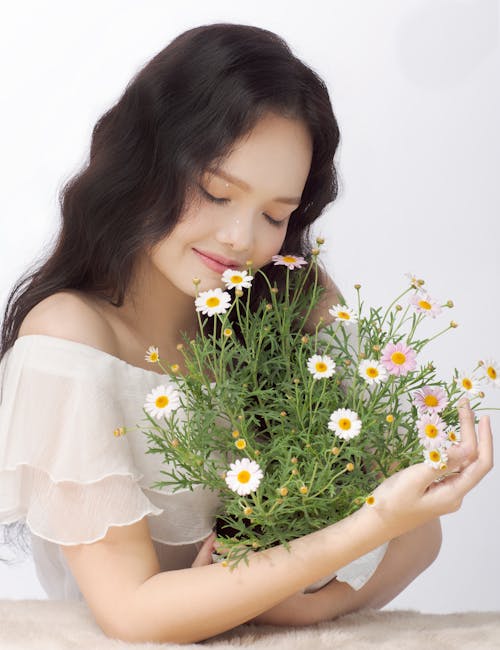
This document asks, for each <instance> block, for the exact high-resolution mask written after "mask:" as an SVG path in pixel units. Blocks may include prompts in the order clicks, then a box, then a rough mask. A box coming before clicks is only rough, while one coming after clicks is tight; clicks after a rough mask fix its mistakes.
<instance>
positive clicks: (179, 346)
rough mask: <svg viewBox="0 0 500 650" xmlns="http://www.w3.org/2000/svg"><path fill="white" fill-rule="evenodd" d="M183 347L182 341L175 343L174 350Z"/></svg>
mask: <svg viewBox="0 0 500 650" xmlns="http://www.w3.org/2000/svg"><path fill="white" fill-rule="evenodd" d="M183 348H184V346H183V345H182V343H177V345H176V346H175V349H176V350H182V349H183Z"/></svg>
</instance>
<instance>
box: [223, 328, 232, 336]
mask: <svg viewBox="0 0 500 650" xmlns="http://www.w3.org/2000/svg"><path fill="white" fill-rule="evenodd" d="M232 334H233V330H232V329H231V328H230V327H226V329H225V330H224V336H227V337H229V336H232Z"/></svg>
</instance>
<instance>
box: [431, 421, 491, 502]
mask: <svg viewBox="0 0 500 650" xmlns="http://www.w3.org/2000/svg"><path fill="white" fill-rule="evenodd" d="M478 429H479V443H478V446H477V458H476V459H475V460H474V461H472V462H470V463H469V464H468V465H467V466H466V467H465V468H464V469H463V470H462V471H460V472H456V473H454V474H450V475H449V476H446V478H444V480H442V481H440V482H439V483H437V484H433V485H431V489H430V490H429V492H428V493H431V494H432V498H436V499H439V500H442V498H443V496H446V495H449V497H450V499H454V500H458V501H461V499H462V498H463V497H464V496H465V495H466V494H467V493H468V492H470V490H472V488H473V487H475V486H476V485H477V484H478V483H479V482H480V481H481V479H482V478H484V476H485V475H486V474H487V473H488V472H489V471H490V470H491V469H492V467H493V434H492V431H491V422H490V418H489V417H488V416H487V415H485V416H483V417H482V418H481V420H480V421H479V427H478ZM447 472H449V469H448V470H447Z"/></svg>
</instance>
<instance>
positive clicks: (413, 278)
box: [405, 272, 424, 289]
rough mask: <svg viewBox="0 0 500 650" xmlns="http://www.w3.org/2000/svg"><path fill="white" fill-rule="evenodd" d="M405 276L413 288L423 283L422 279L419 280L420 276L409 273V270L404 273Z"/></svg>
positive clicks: (417, 287)
mask: <svg viewBox="0 0 500 650" xmlns="http://www.w3.org/2000/svg"><path fill="white" fill-rule="evenodd" d="M405 277H407V278H408V280H409V281H410V284H411V285H412V287H415V289H419V288H420V286H421V285H422V284H424V281H423V280H421V279H420V278H418V277H417V276H416V275H415V273H411V272H408V273H405Z"/></svg>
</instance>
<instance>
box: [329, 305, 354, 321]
mask: <svg viewBox="0 0 500 650" xmlns="http://www.w3.org/2000/svg"><path fill="white" fill-rule="evenodd" d="M328 313H329V314H331V315H332V316H334V317H335V318H336V319H337V320H343V321H350V322H351V323H355V322H356V321H357V320H358V318H357V316H356V314H355V312H354V309H352V307H347V306H346V305H333V307H331V308H330V309H329V310H328Z"/></svg>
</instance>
